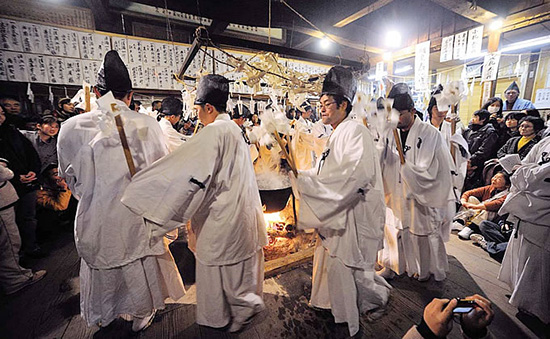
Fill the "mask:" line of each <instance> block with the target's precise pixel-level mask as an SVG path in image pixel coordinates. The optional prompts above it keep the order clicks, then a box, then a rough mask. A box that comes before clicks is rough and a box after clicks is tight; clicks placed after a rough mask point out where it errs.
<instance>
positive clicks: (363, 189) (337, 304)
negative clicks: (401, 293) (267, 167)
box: [291, 66, 391, 336]
mask: <svg viewBox="0 0 550 339" xmlns="http://www.w3.org/2000/svg"><path fill="white" fill-rule="evenodd" d="M355 91H356V82H355V79H354V77H353V74H352V73H351V71H350V70H349V69H347V68H344V67H342V66H334V67H333V68H331V69H330V70H329V72H328V74H327V75H326V77H325V80H324V82H323V89H322V95H321V98H320V104H321V110H320V112H321V119H322V122H323V123H324V124H328V125H331V126H332V128H334V131H333V132H332V134H331V135H330V137H329V139H328V142H327V144H326V147H325V150H324V152H323V153H322V156H321V157H320V159H319V160H318V161H317V166H316V167H314V168H312V169H310V170H303V171H298V176H297V177H296V178H294V177H292V176H291V180H292V182H293V189H294V192H295V195H296V196H298V197H299V200H300V213H299V216H298V227H299V228H302V229H311V228H313V229H316V230H317V232H318V234H319V238H318V240H317V247H316V249H315V254H314V258H313V266H314V267H313V281H312V291H311V299H310V305H311V306H312V307H314V308H320V309H330V310H331V312H332V314H333V316H334V319H335V321H336V323H343V322H347V324H348V329H349V332H350V336H354V335H355V334H356V333H357V332H358V331H359V316H360V315H362V314H366V316H367V318H369V319H372V320H374V319H377V318H379V317H381V316H382V314H383V310H384V306H385V305H386V303H387V301H388V297H389V294H390V288H391V287H390V285H389V284H388V283H387V282H386V281H385V280H384V279H382V278H381V277H379V276H377V275H376V273H375V269H374V265H375V262H376V256H377V252H378V249H380V248H381V245H382V239H383V236H384V231H383V227H384V215H385V206H384V188H383V186H382V174H381V173H382V172H381V170H380V163H379V158H378V151H377V150H376V147H375V145H374V140H373V136H372V135H371V133H370V131H369V130H368V129H367V128H366V127H365V126H364V125H363V124H360V123H358V122H357V121H356V120H352V119H351V118H350V117H349V113H350V112H351V109H352V106H351V103H352V101H353V97H354V96H355Z"/></svg>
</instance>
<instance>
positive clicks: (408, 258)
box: [380, 118, 454, 280]
mask: <svg viewBox="0 0 550 339" xmlns="http://www.w3.org/2000/svg"><path fill="white" fill-rule="evenodd" d="M383 138H384V145H385V147H384V149H383V150H382V156H381V162H382V171H383V173H384V189H385V195H386V204H387V206H388V207H389V208H390V209H391V210H392V213H391V214H389V215H390V216H391V215H393V217H394V218H396V219H398V220H391V218H388V221H387V222H388V223H387V225H386V228H388V227H397V229H398V231H397V232H396V231H395V230H391V231H388V230H387V231H386V232H385V244H394V246H386V247H385V248H384V250H383V252H382V253H381V255H380V258H381V264H382V265H383V266H384V267H389V268H391V269H392V270H393V271H395V272H396V273H398V274H401V273H404V272H407V273H408V274H409V275H410V276H412V275H414V274H418V276H419V278H420V279H427V278H429V276H430V273H432V274H434V277H435V279H436V280H443V279H445V277H446V273H445V271H446V270H447V269H448V262H447V255H446V252H445V245H444V244H443V235H442V234H441V226H442V224H443V222H444V221H445V220H446V219H447V218H450V217H451V216H450V214H452V213H451V212H452V211H450V210H449V207H450V202H451V201H454V194H453V192H452V185H451V163H452V160H451V155H450V151H449V148H448V147H447V146H446V145H445V143H444V140H443V137H442V135H441V134H440V133H438V131H437V129H435V128H434V127H433V126H431V125H430V124H428V123H424V122H422V121H420V119H418V118H415V121H414V123H413V126H412V127H411V129H410V130H409V133H408V136H407V139H406V141H405V142H404V143H403V142H402V144H403V145H404V146H403V147H404V150H405V152H404V153H405V159H406V161H405V164H404V165H401V163H400V160H399V153H398V151H397V146H396V142H395V138H394V136H393V133H392V131H388V133H387V134H386V135H385V136H383ZM405 232H408V233H409V234H404V233H405ZM407 241H410V243H406V242H407ZM392 248H393V250H394V251H395V250H400V249H401V250H403V251H404V252H403V253H401V252H398V253H391V254H390V253H384V252H386V251H390V250H392ZM392 258H393V259H392ZM397 258H398V260H396V259H397ZM403 264H406V266H405V267H403Z"/></svg>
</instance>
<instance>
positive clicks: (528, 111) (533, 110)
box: [521, 108, 540, 118]
mask: <svg viewBox="0 0 550 339" xmlns="http://www.w3.org/2000/svg"><path fill="white" fill-rule="evenodd" d="M521 113H525V115H527V116H529V117H535V118H540V112H539V110H538V109H536V108H530V109H526V110H523V111H521Z"/></svg>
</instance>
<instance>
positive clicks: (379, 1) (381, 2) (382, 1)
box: [334, 0, 393, 28]
mask: <svg viewBox="0 0 550 339" xmlns="http://www.w3.org/2000/svg"><path fill="white" fill-rule="evenodd" d="M392 1H393V0H376V1H375V2H373V3H372V4H370V5H368V6H367V7H365V8H363V9H361V10H359V11H357V12H355V13H353V14H352V15H350V16H348V17H346V18H344V19H342V20H340V21H338V22H337V23H335V24H334V27H338V28H342V27H344V26H346V25H348V24H351V23H352V22H354V21H355V20H359V19H361V18H362V17H364V16H365V15H369V14H370V13H372V12H374V11H376V10H377V9H380V8H382V7H384V6H386V5H387V4H389V3H390V2H392Z"/></svg>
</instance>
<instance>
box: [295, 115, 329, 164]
mask: <svg viewBox="0 0 550 339" xmlns="http://www.w3.org/2000/svg"><path fill="white" fill-rule="evenodd" d="M313 127H314V125H313V123H312V122H311V121H309V120H306V119H304V118H302V117H300V118H299V119H298V120H296V123H295V124H294V135H293V136H292V144H291V146H292V149H293V151H294V157H295V159H296V167H297V168H298V169H299V170H308V169H310V168H312V167H313V166H315V159H316V156H317V155H318V154H321V153H322V152H323V149H324V147H325V144H326V142H327V139H328V135H325V134H324V133H323V134H320V135H315V133H314V130H313Z"/></svg>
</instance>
